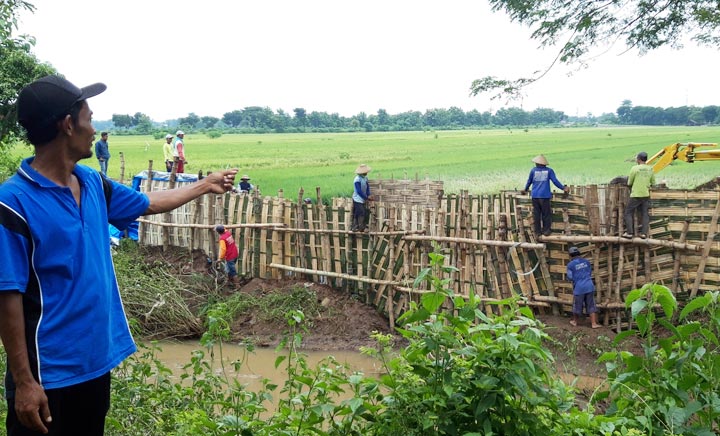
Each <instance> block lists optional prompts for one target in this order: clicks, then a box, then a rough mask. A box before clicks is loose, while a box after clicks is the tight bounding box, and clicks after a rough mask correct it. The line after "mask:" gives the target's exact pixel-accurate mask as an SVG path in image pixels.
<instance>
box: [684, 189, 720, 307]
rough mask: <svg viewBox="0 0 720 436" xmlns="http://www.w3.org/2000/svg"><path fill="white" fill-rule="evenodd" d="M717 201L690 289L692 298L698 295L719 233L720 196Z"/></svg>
mask: <svg viewBox="0 0 720 436" xmlns="http://www.w3.org/2000/svg"><path fill="white" fill-rule="evenodd" d="M715 201H716V203H715V212H713V216H712V219H711V220H710V228H709V229H708V235H707V239H706V240H705V246H704V247H703V253H702V257H701V259H700V265H698V269H697V276H695V283H693V287H692V291H690V298H693V297H695V295H697V291H698V288H699V287H700V283H701V282H702V279H703V276H704V275H705V264H707V259H708V255H710V249H711V248H712V244H713V239H715V233H717V223H718V214H720V198H717V199H716V200H715Z"/></svg>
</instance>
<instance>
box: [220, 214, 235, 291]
mask: <svg viewBox="0 0 720 436" xmlns="http://www.w3.org/2000/svg"><path fill="white" fill-rule="evenodd" d="M215 231H216V232H217V233H218V235H220V240H219V250H218V262H224V263H225V272H226V273H227V275H228V280H229V281H230V283H232V284H233V285H234V284H236V283H237V267H236V264H237V258H238V248H237V245H235V240H234V239H233V237H232V234H231V233H230V230H225V226H222V225H219V226H217V227H215Z"/></svg>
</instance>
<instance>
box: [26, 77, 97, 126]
mask: <svg viewBox="0 0 720 436" xmlns="http://www.w3.org/2000/svg"><path fill="white" fill-rule="evenodd" d="M106 89H107V86H105V84H104V83H94V84H92V85H89V86H86V87H84V88H78V87H77V86H75V85H73V84H72V83H70V82H69V81H68V80H66V79H64V78H62V77H60V76H45V77H43V78H40V79H38V80H36V81H34V82H32V83H31V84H29V85H27V86H26V87H24V88H23V89H22V91H20V95H19V96H18V100H17V110H18V122H19V123H20V124H21V125H22V126H23V127H25V128H26V129H27V128H28V127H30V126H43V125H46V124H47V123H51V122H53V121H55V120H57V119H59V118H61V117H62V116H64V115H66V114H67V112H68V111H69V110H70V108H71V107H72V105H74V104H75V103H77V102H79V101H82V100H85V99H88V98H90V97H94V96H96V95H98V94H100V93H102V92H103V91H105V90H106Z"/></svg>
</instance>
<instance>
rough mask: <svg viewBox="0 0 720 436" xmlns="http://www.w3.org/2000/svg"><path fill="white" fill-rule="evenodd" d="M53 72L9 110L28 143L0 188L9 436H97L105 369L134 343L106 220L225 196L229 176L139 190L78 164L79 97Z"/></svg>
mask: <svg viewBox="0 0 720 436" xmlns="http://www.w3.org/2000/svg"><path fill="white" fill-rule="evenodd" d="M105 89H106V87H105V85H104V84H102V83H96V84H93V85H90V86H87V87H85V88H78V87H77V86H75V85H73V84H72V83H70V82H69V81H67V80H65V79H63V78H61V77H59V76H47V77H43V78H41V79H38V80H36V81H35V82H33V83H31V84H29V85H28V86H26V87H25V88H23V90H22V91H21V92H20V95H19V96H18V98H17V114H18V120H19V122H20V124H21V125H22V126H23V127H24V128H25V131H26V132H27V139H28V141H29V142H30V143H31V144H32V145H33V146H34V148H35V153H34V156H33V157H29V158H27V159H25V160H24V161H23V162H22V164H21V166H20V168H19V169H18V171H17V174H15V175H14V176H12V177H11V178H10V179H8V180H7V181H6V182H5V183H3V184H2V185H0V259H3V265H2V267H1V268H0V338H2V342H3V345H4V347H5V351H6V353H7V370H8V372H7V374H6V376H5V386H6V390H5V397H6V399H7V403H8V412H7V419H6V421H5V423H6V428H7V434H8V435H9V436H16V435H30V434H40V433H43V434H47V433H48V432H49V433H50V434H53V435H84V436H100V435H102V434H103V432H104V427H105V416H106V414H107V412H108V409H109V407H110V371H111V370H112V369H113V368H115V367H116V366H117V365H118V364H120V362H122V361H123V360H124V359H125V358H126V357H128V356H129V355H131V354H132V353H134V352H135V350H136V347H135V343H134V341H133V338H132V335H131V334H130V327H129V326H128V323H127V318H126V316H125V311H124V309H123V305H122V301H121V298H120V290H119V289H118V284H117V279H116V277H115V270H114V268H113V261H112V256H111V252H110V247H109V240H110V233H109V229H108V223H111V224H112V225H114V226H115V227H117V228H119V229H124V228H126V227H127V225H128V224H130V223H131V222H133V221H134V220H135V219H137V218H138V217H139V216H140V215H150V214H156V213H161V212H166V211H169V210H172V209H174V208H176V207H178V206H181V205H183V204H185V203H187V202H189V201H191V200H193V199H195V198H197V197H200V196H201V195H204V194H208V193H215V194H223V193H225V192H228V191H230V190H231V189H232V188H233V184H234V181H235V174H236V173H237V170H236V169H233V170H225V171H215V172H212V174H209V175H208V176H207V177H206V178H204V179H202V180H200V181H198V182H196V183H193V184H191V185H188V186H186V187H184V188H180V189H171V190H157V191H152V192H148V193H143V192H138V191H135V190H133V189H132V188H130V187H128V186H125V185H122V184H120V183H117V182H114V181H112V180H109V179H107V178H106V177H104V176H102V175H101V174H100V173H99V172H97V171H95V170H94V169H92V168H90V167H88V166H86V165H79V164H78V161H80V160H82V159H88V158H90V157H92V155H93V153H92V145H93V144H92V140H93V136H94V135H95V129H94V128H93V126H92V111H91V110H90V107H89V106H88V103H87V99H88V98H90V97H94V96H96V95H98V94H100V93H102V92H103V91H105Z"/></svg>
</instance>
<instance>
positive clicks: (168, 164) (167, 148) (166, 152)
mask: <svg viewBox="0 0 720 436" xmlns="http://www.w3.org/2000/svg"><path fill="white" fill-rule="evenodd" d="M173 138H174V136H173V135H171V134H169V133H168V134H167V135H165V143H164V144H163V156H164V157H165V169H166V170H167V172H171V171H172V167H173V161H174V160H175V159H174V158H173V145H172V140H173Z"/></svg>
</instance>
